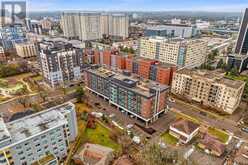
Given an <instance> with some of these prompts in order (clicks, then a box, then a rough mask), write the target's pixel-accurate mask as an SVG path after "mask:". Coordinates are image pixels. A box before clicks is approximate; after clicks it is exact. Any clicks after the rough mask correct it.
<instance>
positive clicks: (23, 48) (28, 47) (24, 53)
mask: <svg viewBox="0 0 248 165" xmlns="http://www.w3.org/2000/svg"><path fill="white" fill-rule="evenodd" d="M15 48H16V53H17V55H18V56H20V57H22V58H29V57H35V56H37V54H38V50H37V47H36V45H35V44H34V43H32V42H24V43H16V44H15Z"/></svg>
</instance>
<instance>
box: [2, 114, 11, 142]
mask: <svg viewBox="0 0 248 165" xmlns="http://www.w3.org/2000/svg"><path fill="white" fill-rule="evenodd" d="M9 138H10V133H9V131H8V129H7V127H6V125H5V123H4V121H3V119H2V118H0V143H1V142H3V141H5V140H7V139H9Z"/></svg>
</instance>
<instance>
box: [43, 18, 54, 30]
mask: <svg viewBox="0 0 248 165" xmlns="http://www.w3.org/2000/svg"><path fill="white" fill-rule="evenodd" d="M40 24H41V27H42V29H46V30H50V29H52V25H53V22H52V21H51V20H50V19H49V18H44V19H43V20H41V21H40Z"/></svg>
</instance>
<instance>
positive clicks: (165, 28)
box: [144, 24, 199, 38]
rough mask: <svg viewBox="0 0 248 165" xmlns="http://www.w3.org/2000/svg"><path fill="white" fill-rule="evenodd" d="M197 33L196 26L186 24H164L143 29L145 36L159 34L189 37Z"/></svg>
mask: <svg viewBox="0 0 248 165" xmlns="http://www.w3.org/2000/svg"><path fill="white" fill-rule="evenodd" d="M198 34H199V30H197V28H196V27H194V26H190V25H186V24H166V25H155V26H147V27H146V28H145V31H144V35H145V36H146V37H151V36H160V37H171V38H173V37H181V38H191V37H195V36H197V35H198Z"/></svg>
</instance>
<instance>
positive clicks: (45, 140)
mask: <svg viewBox="0 0 248 165" xmlns="http://www.w3.org/2000/svg"><path fill="white" fill-rule="evenodd" d="M76 121H77V120H76V113H75V106H74V104H72V103H70V102H69V103H65V104H63V105H59V106H56V107H53V108H50V109H48V110H45V111H41V112H39V113H35V114H33V115H29V116H26V117H23V118H20V119H17V120H14V121H12V122H9V123H4V121H3V120H2V119H0V130H1V132H0V164H3V165H31V164H33V163H35V162H37V161H39V160H41V159H44V158H45V157H47V156H49V155H50V157H51V156H52V157H53V159H50V160H51V161H50V163H51V164H53V165H54V164H56V162H57V161H58V160H60V159H62V158H65V157H66V155H67V151H68V149H69V148H68V147H69V142H70V141H74V140H75V138H76V136H77V123H76ZM57 159H58V160H57Z"/></svg>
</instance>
